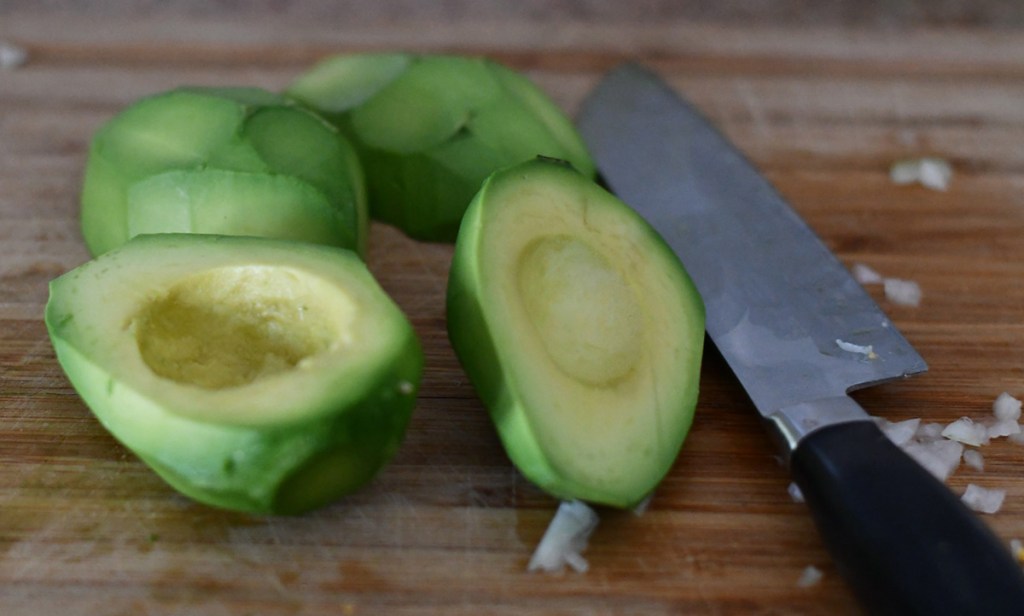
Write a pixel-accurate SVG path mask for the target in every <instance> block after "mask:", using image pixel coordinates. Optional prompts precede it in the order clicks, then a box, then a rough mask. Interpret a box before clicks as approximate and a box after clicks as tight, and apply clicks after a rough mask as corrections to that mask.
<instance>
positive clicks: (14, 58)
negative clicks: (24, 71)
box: [0, 41, 28, 70]
mask: <svg viewBox="0 0 1024 616" xmlns="http://www.w3.org/2000/svg"><path fill="white" fill-rule="evenodd" d="M27 60H28V52H27V51H25V49H24V48H22V47H18V46H17V45H15V44H13V43H8V42H5V41H0V69H4V70H11V69H16V68H18V67H19V66H21V65H23V64H25V62H26V61H27Z"/></svg>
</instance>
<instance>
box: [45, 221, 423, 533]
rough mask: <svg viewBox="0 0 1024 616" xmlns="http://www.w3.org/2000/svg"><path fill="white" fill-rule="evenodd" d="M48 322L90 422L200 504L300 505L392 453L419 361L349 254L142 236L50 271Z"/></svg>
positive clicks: (404, 329)
mask: <svg viewBox="0 0 1024 616" xmlns="http://www.w3.org/2000/svg"><path fill="white" fill-rule="evenodd" d="M46 326H47V329H48V331H49V333H50V338H51V340H52V342H53V346H54V349H55V350H56V353H57V358H58V360H59V361H60V364H61V366H62V367H63V368H64V371H65V372H66V374H67V376H68V378H69V380H70V381H71V383H72V385H74V387H75V389H76V390H77V391H78V393H79V394H80V395H81V397H82V398H83V399H84V400H85V402H86V404H87V405H88V406H89V407H90V408H91V409H92V411H93V413H94V414H95V415H96V417H97V418H98V419H99V420H100V422H101V423H102V424H103V425H104V426H105V427H106V428H107V429H108V430H109V431H110V432H111V433H112V434H113V435H114V436H115V437H116V438H117V439H118V440H120V441H121V442H122V443H123V444H124V445H125V446H127V447H128V448H130V449H131V450H133V451H134V452H135V453H136V454H138V456H139V457H140V458H142V459H143V460H144V461H145V462H146V463H147V464H149V465H150V466H151V467H152V468H153V469H154V470H155V471H156V472H157V473H158V474H160V476H162V477H163V478H164V479H165V480H167V482H168V483H170V484H171V485H172V486H174V487H175V488H177V489H178V490H180V491H181V492H183V493H184V494H186V495H188V496H190V497H192V498H194V499H196V500H198V501H201V502H204V503H208V504H211V505H215V506H219V507H225V508H230V509H237V510H242V511H249V512H255V513H298V512H302V511H306V510H308V509H312V508H314V507H317V506H320V505H323V504H326V503H328V502H331V501H333V500H334V499H336V498H338V497H340V496H342V495H344V494H346V493H349V492H351V491H353V490H355V489H356V488H358V487H359V486H361V485H363V484H364V483H366V482H367V481H368V480H369V479H370V478H371V477H373V476H374V474H375V473H376V472H377V471H378V470H379V469H380V468H381V467H382V466H383V465H384V463H385V462H386V461H388V460H389V459H390V458H391V457H392V455H393V454H394V453H395V451H396V449H397V447H398V445H399V443H400V441H401V440H402V438H403V435H404V432H405V428H406V425H407V423H408V421H409V417H410V414H411V412H412V409H413V406H414V404H415V399H416V392H417V389H418V387H419V382H420V376H421V373H422V368H423V354H422V351H421V349H420V345H419V342H418V340H417V338H416V336H415V334H414V332H413V329H412V327H411V326H410V324H409V322H408V320H407V319H406V318H405V317H404V315H403V314H402V313H401V312H400V311H399V309H398V307H397V306H396V305H395V304H394V303H393V302H392V301H391V300H390V298H388V296H387V295H386V294H385V293H384V291H383V290H382V289H381V288H380V287H379V286H378V284H377V283H376V282H375V281H374V279H373V278H372V276H371V275H370V273H369V272H368V271H367V269H366V267H365V266H364V265H363V263H362V261H361V260H360V259H359V258H358V256H357V255H356V254H355V253H353V252H351V251H348V250H343V249H336V248H332V247H326V246H318V245H314V244H304V243H298V242H288V241H282V240H269V239H262V238H244V237H217V236H206V235H192V234H184V235H175V234H168V235H143V236H139V237H137V238H135V239H133V240H131V241H130V242H128V243H127V244H125V245H124V246H122V247H120V248H118V249H116V250H113V251H111V252H108V253H106V254H104V255H102V256H100V257H99V258H97V259H95V260H93V261H90V262H89V263H86V264H85V265H82V266H80V267H79V268H77V269H75V270H72V271H71V272H69V273H67V274H65V275H63V276H61V277H60V278H58V279H56V280H54V281H53V282H52V283H51V287H50V300H49V302H48V303H47V306H46Z"/></svg>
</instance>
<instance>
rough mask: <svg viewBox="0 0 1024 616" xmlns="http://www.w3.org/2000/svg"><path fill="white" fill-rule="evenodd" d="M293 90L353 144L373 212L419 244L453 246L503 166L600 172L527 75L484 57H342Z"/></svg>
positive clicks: (310, 73)
mask: <svg viewBox="0 0 1024 616" xmlns="http://www.w3.org/2000/svg"><path fill="white" fill-rule="evenodd" d="M288 94H289V95H290V96H293V97H295V98H296V99H298V100H299V101H301V102H303V103H305V104H307V105H309V106H310V107H312V108H313V109H314V110H316V111H317V112H318V113H320V114H321V115H323V116H324V117H325V118H327V119H328V120H330V121H331V122H333V123H334V124H335V125H336V126H337V127H338V128H339V129H340V130H341V131H342V133H344V134H345V135H346V136H348V137H349V138H350V140H351V142H352V144H353V145H354V146H355V147H356V149H357V151H358V153H359V156H360V159H361V161H362V164H363V168H364V170H365V173H366V183H367V190H368V194H369V202H370V213H371V215H372V216H373V217H374V218H376V219H378V220H380V221H382V222H385V223H388V224H392V225H395V226H397V227H398V228H400V229H402V230H403V231H404V232H405V233H406V234H407V235H409V236H410V237H413V238H416V239H421V240H428V241H445V242H449V241H454V239H455V236H456V235H457V233H458V229H459V223H460V221H461V219H462V215H463V213H464V212H465V210H466V207H467V206H468V205H469V202H470V201H471V200H472V199H473V195H474V194H476V192H477V190H479V188H480V185H481V183H482V182H483V181H484V180H485V179H486V178H487V176H489V175H490V174H491V173H493V172H494V171H496V170H498V169H501V168H504V167H507V166H510V165H514V164H517V163H521V162H524V161H527V160H530V159H533V158H535V157H537V156H548V157H553V158H560V159H564V160H567V161H569V162H571V163H572V165H573V166H574V167H576V169H578V170H579V171H580V172H581V173H583V174H584V175H586V176H587V177H593V176H594V174H595V171H594V163H593V161H592V160H591V158H590V156H589V154H588V153H587V150H586V148H585V146H584V145H583V142H582V140H581V139H580V137H579V135H578V134H577V132H576V129H575V127H574V126H573V124H572V122H571V121H570V120H569V118H568V117H567V116H566V115H565V114H564V113H563V112H562V111H561V109H559V107H558V106H557V105H556V104H555V103H554V102H553V101H551V100H550V99H549V98H548V97H547V96H546V95H545V94H544V93H543V92H542V91H541V90H540V89H539V88H538V87H537V86H535V85H534V84H533V83H532V82H531V81H530V80H529V79H527V78H526V77H524V76H522V75H520V74H518V73H516V72H515V71H512V70H510V69H508V68H506V67H504V66H502V65H500V64H498V63H496V62H493V61H490V60H486V59H483V58H471V57H454V56H443V55H416V54H401V53H388V54H384V53H380V54H360V55H349V56H336V57H332V58H328V59H327V60H324V61H323V62H321V63H320V64H318V65H316V66H314V67H313V68H312V69H310V70H309V71H308V72H306V73H305V74H303V75H301V76H300V77H299V78H298V79H297V80H295V82H294V83H292V85H291V86H290V87H289V89H288Z"/></svg>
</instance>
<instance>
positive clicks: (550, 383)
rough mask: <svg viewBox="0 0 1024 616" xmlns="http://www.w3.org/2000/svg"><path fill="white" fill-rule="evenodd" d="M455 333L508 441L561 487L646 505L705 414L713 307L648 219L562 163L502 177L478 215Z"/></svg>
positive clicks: (600, 499) (459, 285)
mask: <svg viewBox="0 0 1024 616" xmlns="http://www.w3.org/2000/svg"><path fill="white" fill-rule="evenodd" d="M447 301H448V304H447V310H448V333H449V337H450V339H451V343H452V346H453V347H454V349H455V351H456V353H457V355H458V357H459V360H460V362H461V364H462V366H463V368H464V369H465V371H466V373H467V374H468V375H469V378H470V380H471V381H472V383H473V385H474V387H475V388H476V390H477V392H478V393H479V395H480V397H481V398H482V400H483V402H484V405H485V406H486V407H487V408H488V410H489V412H490V414H491V417H492V419H493V420H494V423H495V425H496V427H497V430H498V432H499V434H500V437H501V440H502V442H503V444H504V446H505V449H506V451H507V453H508V455H509V457H510V458H511V459H512V461H513V463H514V464H515V465H516V466H517V467H518V468H519V469H520V471H522V473H523V474H524V475H525V476H526V477H527V478H528V479H529V480H531V481H533V482H534V483H535V484H537V485H538V486H540V487H541V488H543V489H544V490H546V491H547V492H549V493H551V494H553V495H555V496H557V497H559V498H563V499H581V500H586V501H591V502H595V503H601V504H606V505H612V506H617V507H630V506H633V505H635V504H637V503H638V502H640V501H641V500H643V499H644V498H645V497H646V496H647V495H648V494H649V493H650V492H651V491H652V490H653V489H654V488H655V486H656V485H657V484H658V483H659V482H660V481H661V479H662V478H663V477H664V475H665V474H666V473H667V472H668V470H669V468H670V467H671V465H672V464H673V462H674V460H675V458H676V455H677V453H678V452H679V449H680V447H681V446H682V443H683V440H684V438H685V437H686V434H687V431H688V430H689V428H690V424H691V422H692V419H693V413H694V408H695V405H696V401H697V389H698V380H699V369H700V361H701V351H702V345H703V341H704V307H703V303H702V302H701V299H700V297H699V295H698V293H697V291H696V289H695V287H694V286H693V284H692V282H691V281H690V279H689V277H688V276H687V274H686V272H685V270H684V269H683V266H682V265H681V264H680V262H679V260H678V258H677V257H676V255H675V253H674V252H673V251H672V250H671V249H670V248H669V247H668V246H667V245H666V244H665V243H664V241H663V240H662V239H661V237H660V236H659V235H658V234H657V232H655V231H654V230H653V229H652V228H651V227H650V226H649V225H648V224H647V223H646V222H645V221H644V220H643V219H642V218H640V217H639V216H638V215H637V214H636V213H635V212H633V210H631V209H630V208H629V207H628V206H626V205H625V204H623V203H622V202H621V201H619V200H618V199H616V198H615V197H613V196H612V195H611V194H609V193H607V192H606V191H604V190H603V189H602V188H600V187H599V186H597V185H596V184H595V183H593V182H592V181H590V180H589V179H588V178H587V177H585V176H583V175H581V174H580V173H578V172H576V171H574V170H573V169H571V168H569V167H568V166H566V165H565V164H562V163H559V162H555V161H544V160H538V161H532V162H528V163H525V164H522V165H518V166H515V167H512V168H509V169H506V170H504V171H500V172H498V173H496V174H494V175H493V176H491V177H490V178H489V179H488V180H487V181H486V183H485V184H484V185H483V188H482V189H481V190H480V192H479V193H478V194H477V195H476V197H475V199H474V200H473V202H472V205H470V207H469V210H468V211H467V212H466V217H465V219H464V221H463V223H462V229H461V231H460V233H459V237H458V240H457V242H456V245H455V254H454V258H453V261H452V267H451V273H450V277H449V286H448V300H447Z"/></svg>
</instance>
